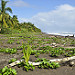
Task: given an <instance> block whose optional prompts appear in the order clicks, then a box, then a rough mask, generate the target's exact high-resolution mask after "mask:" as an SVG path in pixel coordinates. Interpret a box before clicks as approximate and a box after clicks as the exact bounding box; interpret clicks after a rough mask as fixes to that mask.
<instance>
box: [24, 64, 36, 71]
mask: <svg viewBox="0 0 75 75" xmlns="http://www.w3.org/2000/svg"><path fill="white" fill-rule="evenodd" d="M24 69H25V70H26V71H28V70H32V71H33V70H34V69H35V67H34V66H33V65H32V64H29V63H25V65H24Z"/></svg>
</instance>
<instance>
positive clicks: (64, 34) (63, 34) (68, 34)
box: [48, 32, 75, 37]
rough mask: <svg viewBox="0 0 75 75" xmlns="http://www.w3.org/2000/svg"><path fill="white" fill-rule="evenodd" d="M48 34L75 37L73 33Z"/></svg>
mask: <svg viewBox="0 0 75 75" xmlns="http://www.w3.org/2000/svg"><path fill="white" fill-rule="evenodd" d="M48 34H53V35H61V36H73V35H74V37H75V32H64V33H63V32H62V33H48Z"/></svg>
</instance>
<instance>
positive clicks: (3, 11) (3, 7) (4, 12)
mask: <svg viewBox="0 0 75 75" xmlns="http://www.w3.org/2000/svg"><path fill="white" fill-rule="evenodd" d="M7 3H8V1H5V0H1V8H0V10H1V14H0V15H1V16H2V19H1V32H2V31H3V26H4V25H5V27H7V22H6V20H5V17H6V15H7V14H8V13H7V11H9V12H10V13H12V9H11V8H10V7H6V4H7Z"/></svg>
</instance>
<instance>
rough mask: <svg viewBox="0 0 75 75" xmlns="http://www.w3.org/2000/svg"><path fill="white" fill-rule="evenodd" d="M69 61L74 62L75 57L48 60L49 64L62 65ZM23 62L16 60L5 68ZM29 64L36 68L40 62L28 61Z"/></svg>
mask: <svg viewBox="0 0 75 75" xmlns="http://www.w3.org/2000/svg"><path fill="white" fill-rule="evenodd" d="M71 60H75V56H72V57H67V58H62V59H51V60H50V63H51V62H58V63H64V62H67V61H71ZM22 61H24V60H23V59H22V60H17V61H15V62H13V63H11V64H8V65H7V66H8V67H12V66H15V65H17V64H18V63H20V62H22ZM28 63H29V64H33V65H34V66H37V65H39V64H40V63H41V62H31V61H28Z"/></svg>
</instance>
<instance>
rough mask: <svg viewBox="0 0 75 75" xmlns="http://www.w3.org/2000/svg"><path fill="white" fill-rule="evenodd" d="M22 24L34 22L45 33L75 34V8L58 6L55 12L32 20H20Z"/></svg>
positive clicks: (43, 13)
mask: <svg viewBox="0 0 75 75" xmlns="http://www.w3.org/2000/svg"><path fill="white" fill-rule="evenodd" d="M20 20H21V22H23V21H26V22H32V23H34V24H35V26H37V27H38V28H40V29H41V30H42V31H43V32H48V33H50V32H74V31H75V7H73V6H71V5H68V4H64V5H60V6H57V7H56V9H55V10H52V11H49V12H41V13H38V14H36V15H35V16H33V17H31V18H30V19H24V18H21V19H20Z"/></svg>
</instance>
